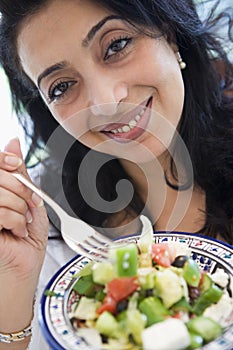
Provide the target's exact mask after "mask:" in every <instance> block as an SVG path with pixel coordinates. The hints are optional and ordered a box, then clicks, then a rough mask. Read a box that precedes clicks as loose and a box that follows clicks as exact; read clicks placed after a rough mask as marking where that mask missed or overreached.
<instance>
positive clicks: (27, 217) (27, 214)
mask: <svg viewBox="0 0 233 350" xmlns="http://www.w3.org/2000/svg"><path fill="white" fill-rule="evenodd" d="M25 216H26V220H27V223H28V224H31V223H32V214H31V213H30V211H29V210H28V211H27V212H26V215H25Z"/></svg>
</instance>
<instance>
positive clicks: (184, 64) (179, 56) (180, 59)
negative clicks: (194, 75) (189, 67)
mask: <svg viewBox="0 0 233 350" xmlns="http://www.w3.org/2000/svg"><path fill="white" fill-rule="evenodd" d="M177 56H178V59H177V60H178V63H179V65H180V69H185V68H186V63H185V62H184V61H183V60H182V58H181V55H180V53H179V51H178V52H177Z"/></svg>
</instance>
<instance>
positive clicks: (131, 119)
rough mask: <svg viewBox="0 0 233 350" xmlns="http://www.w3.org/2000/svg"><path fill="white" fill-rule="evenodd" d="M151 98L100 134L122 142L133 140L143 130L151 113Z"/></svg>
mask: <svg viewBox="0 0 233 350" xmlns="http://www.w3.org/2000/svg"><path fill="white" fill-rule="evenodd" d="M151 105H152V97H150V98H149V99H148V100H147V102H146V103H142V104H141V105H139V106H137V107H136V108H135V109H133V110H132V111H130V112H129V113H127V114H125V115H124V116H123V117H122V121H121V122H120V123H114V124H111V125H108V126H107V127H105V128H104V129H103V130H101V132H103V133H104V134H106V135H107V136H108V137H110V138H113V139H116V140H117V141H122V140H134V139H136V138H138V137H139V136H140V135H141V134H142V133H143V132H144V130H145V128H146V126H147V124H148V121H149V118H150V114H151V113H150V112H151Z"/></svg>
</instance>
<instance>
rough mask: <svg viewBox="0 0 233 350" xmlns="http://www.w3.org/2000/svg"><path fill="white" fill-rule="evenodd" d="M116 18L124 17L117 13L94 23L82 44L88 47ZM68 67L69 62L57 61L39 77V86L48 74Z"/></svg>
mask: <svg viewBox="0 0 233 350" xmlns="http://www.w3.org/2000/svg"><path fill="white" fill-rule="evenodd" d="M114 19H121V20H122V19H123V18H122V17H121V16H119V15H118V16H117V15H110V16H107V17H104V18H103V19H102V20H101V21H99V22H98V23H97V24H96V25H94V26H93V27H92V28H91V29H90V31H89V32H88V33H87V36H86V37H85V38H84V39H83V41H82V46H84V47H87V46H88V45H89V44H90V42H91V40H93V38H94V36H95V35H96V34H97V32H98V31H99V30H100V29H101V28H102V27H103V26H104V25H105V23H107V22H108V21H112V20H114ZM66 67H67V62H65V61H63V62H59V63H56V64H54V65H52V66H50V67H48V68H46V69H45V70H44V71H43V72H42V73H41V74H40V75H39V76H38V78H37V86H38V87H40V84H41V81H42V80H43V79H44V78H46V77H47V76H48V75H50V74H52V73H54V72H56V71H59V70H61V69H64V68H66Z"/></svg>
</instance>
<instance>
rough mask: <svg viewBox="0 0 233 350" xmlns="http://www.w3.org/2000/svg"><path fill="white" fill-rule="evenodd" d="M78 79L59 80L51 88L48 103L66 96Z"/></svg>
mask: <svg viewBox="0 0 233 350" xmlns="http://www.w3.org/2000/svg"><path fill="white" fill-rule="evenodd" d="M76 83H77V81H74V80H71V81H57V82H55V83H54V84H53V85H52V86H51V87H50V89H49V92H48V103H52V102H56V101H58V100H60V99H61V98H64V97H65V95H66V94H67V93H68V91H69V89H70V88H71V87H72V86H73V85H74V84H76Z"/></svg>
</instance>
